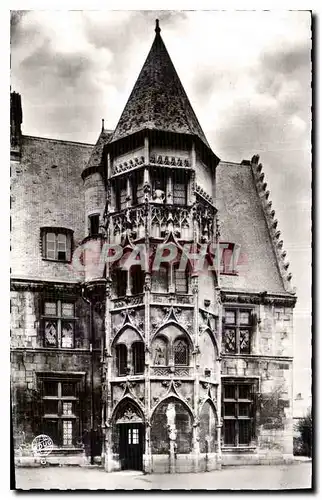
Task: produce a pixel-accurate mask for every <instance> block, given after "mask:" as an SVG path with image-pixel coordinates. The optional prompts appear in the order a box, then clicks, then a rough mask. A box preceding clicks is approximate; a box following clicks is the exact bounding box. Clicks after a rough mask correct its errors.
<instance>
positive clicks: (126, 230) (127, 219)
mask: <svg viewBox="0 0 322 500" xmlns="http://www.w3.org/2000/svg"><path fill="white" fill-rule="evenodd" d="M216 212H217V211H216V209H215V207H214V206H213V205H212V204H211V203H210V202H209V201H207V200H205V199H203V198H201V197H199V198H198V200H197V202H196V203H195V204H194V205H191V206H186V205H170V204H162V203H153V202H149V203H145V204H141V205H137V206H135V207H129V208H125V209H123V210H121V211H119V212H116V213H111V214H109V215H108V216H107V219H108V226H109V232H110V240H111V242H113V243H116V244H119V243H121V241H122V236H125V234H130V236H131V238H132V239H133V240H138V239H141V238H144V237H145V235H146V232H147V234H148V235H149V236H150V237H152V238H156V239H159V238H160V239H164V238H165V236H166V234H167V232H168V231H172V232H173V233H174V234H175V236H176V237H177V238H178V239H179V240H183V241H193V239H194V221H196V222H197V226H196V230H197V241H198V242H200V243H203V242H210V241H212V239H213V237H214V235H215V232H214V222H215V217H216Z"/></svg>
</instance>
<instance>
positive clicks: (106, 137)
mask: <svg viewBox="0 0 322 500" xmlns="http://www.w3.org/2000/svg"><path fill="white" fill-rule="evenodd" d="M112 133H113V132H112V131H111V130H106V129H104V128H102V131H101V133H100V135H99V138H98V140H97V142H96V144H95V146H94V149H93V151H92V154H91V156H90V159H89V160H88V164H87V166H86V168H88V167H98V166H99V165H101V162H102V155H103V149H104V146H105V144H107V143H108V142H110V140H111V136H112Z"/></svg>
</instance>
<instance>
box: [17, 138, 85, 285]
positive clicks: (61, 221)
mask: <svg viewBox="0 0 322 500" xmlns="http://www.w3.org/2000/svg"><path fill="white" fill-rule="evenodd" d="M91 150H92V146H90V145H86V144H79V143H72V142H67V141H58V140H57V141H56V140H52V139H42V138H37V137H28V136H24V137H23V143H22V156H21V162H17V161H13V162H11V226H12V231H11V247H12V253H11V268H12V276H14V277H19V278H30V279H42V280H46V279H48V280H55V279H56V280H59V279H60V280H65V281H74V280H78V279H81V276H79V274H78V273H75V272H74V271H73V269H72V266H71V265H70V264H67V263H63V262H52V261H46V260H43V258H42V255H41V240H40V228H41V227H45V226H54V227H63V228H66V229H70V230H72V231H74V233H73V238H74V246H77V245H78V244H79V242H80V241H81V240H82V239H83V238H84V236H85V233H84V230H85V220H84V218H85V213H84V185H83V180H82V178H81V173H82V170H83V169H84V167H85V165H86V163H87V161H88V158H89V155H90V153H91Z"/></svg>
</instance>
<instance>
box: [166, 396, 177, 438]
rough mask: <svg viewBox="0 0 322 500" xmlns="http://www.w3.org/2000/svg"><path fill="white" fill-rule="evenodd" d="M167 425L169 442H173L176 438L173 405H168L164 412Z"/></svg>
mask: <svg viewBox="0 0 322 500" xmlns="http://www.w3.org/2000/svg"><path fill="white" fill-rule="evenodd" d="M166 415H167V424H168V432H169V438H170V441H175V439H176V437H177V429H176V409H175V405H174V403H169V404H168V408H167V411H166Z"/></svg>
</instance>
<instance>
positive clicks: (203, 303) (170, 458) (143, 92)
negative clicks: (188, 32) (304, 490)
mask: <svg viewBox="0 0 322 500" xmlns="http://www.w3.org/2000/svg"><path fill="white" fill-rule="evenodd" d="M160 31H161V30H160V27H159V23H158V21H156V28H155V32H156V34H155V39H154V42H153V45H152V47H151V50H150V52H149V54H148V57H147V59H146V61H145V63H144V65H143V68H142V70H141V72H140V74H139V77H138V79H137V82H136V84H135V86H134V88H133V90H132V93H131V95H130V97H129V99H128V102H127V104H126V106H125V108H124V110H123V113H122V115H121V118H120V120H119V122H118V124H117V126H116V129H115V130H114V133H113V135H112V136H111V137H110V136H109V137H108V139H107V136H106V135H105V136H104V137H102V134H103V135H104V133H105V132H104V131H102V134H101V137H100V139H99V141H98V144H97V145H96V148H97V147H100V146H99V144H101V145H102V144H103V143H104V154H103V155H102V156H99V155H96V152H95V149H96V148H95V149H94V152H93V154H92V157H91V160H90V162H89V165H88V167H87V169H86V170H85V171H84V173H83V178H84V179H85V183H88V186H89V183H90V184H91V186H92V188H90V187H88V189H87V190H86V187H85V199H86V203H85V205H86V209H87V210H88V215H90V212H91V213H92V208H93V207H92V205H91V206H90V208H89V207H87V205H88V203H89V202H88V201H87V200H89V198H90V195H87V194H86V193H87V192H89V190H90V189H92V190H93V191H92V198H94V199H95V200H96V201H98V204H97V205H96V206H95V209H94V208H93V209H94V211H95V210H96V211H97V212H98V211H99V210H98V207H99V204H100V202H101V200H102V199H103V196H104V190H103V183H102V182H101V179H102V177H101V174H100V173H99V167H98V165H94V163H95V157H96V156H97V157H102V158H105V159H106V171H107V179H106V186H107V202H106V206H105V219H104V220H105V231H103V232H104V233H105V235H106V241H107V243H108V244H111V245H113V244H115V245H119V246H120V247H121V248H122V254H123V260H122V261H121V260H118V262H113V263H111V264H110V265H108V266H107V267H106V269H105V274H104V278H105V279H106V283H107V284H106V304H105V305H106V308H105V332H106V338H105V350H104V356H103V358H104V359H103V401H104V403H105V404H104V409H103V413H104V420H105V451H104V455H105V468H106V470H108V471H112V470H116V469H119V468H124V467H125V468H141V469H142V468H143V470H145V471H146V472H150V471H158V470H160V471H164V472H168V471H171V472H174V471H179V470H185V471H188V470H190V471H194V470H205V464H204V463H203V462H204V461H205V460H207V467H208V469H211V468H215V467H217V466H218V464H219V458H220V425H219V423H220V404H218V401H220V365H219V352H220V346H219V343H220V340H219V339H220V335H219V328H220V327H219V325H220V319H219V308H218V293H217V290H216V287H217V276H216V272H215V271H214V270H208V267H210V266H209V263H208V262H207V260H206V261H205V262H206V265H205V266H204V268H203V269H202V272H197V271H196V269H195V268H193V267H192V266H191V265H189V259H188V257H189V253H193V252H197V251H199V249H200V248H201V246H203V248H207V251H208V250H209V252H208V253H209V255H212V256H213V254H214V253H215V252H214V249H215V247H216V244H217V239H216V238H217V236H218V234H217V231H216V228H217V223H216V222H217V221H216V206H215V178H216V166H217V164H218V162H219V159H218V158H217V156H216V155H215V154H214V153H213V152H212V150H211V148H210V146H209V144H208V142H207V139H206V138H205V135H204V133H203V131H202V129H201V127H200V124H199V122H198V120H197V118H196V115H195V113H194V111H193V109H192V107H191V104H190V102H189V100H188V97H187V95H186V93H185V91H184V89H183V86H182V84H181V82H180V80H179V77H178V75H177V73H176V70H175V68H174V66H173V64H172V62H171V59H170V57H169V54H168V52H167V49H166V47H165V45H164V43H163V40H162V38H161V34H160ZM104 141H105V142H104ZM103 161H104V160H103ZM102 171H104V170H103V169H102ZM94 177H95V178H94ZM96 177H97V179H96ZM94 184H95V186H96V194H95V188H94ZM100 186H102V187H100ZM99 193H101V194H99ZM102 206H103V205H101V207H102ZM103 239H104V237H102V240H103ZM142 254H144V255H145V256H148V257H147V258H146V261H145V264H146V265H142V262H143V258H142ZM133 255H136V256H137V259H138V258H141V264H140V262H139V264H140V265H137V262H136V260H137V259H136V260H134V261H133V262H132V264H131V263H130V260H129V259H130V258H131V257H130V256H132V260H133ZM209 255H208V257H209ZM160 257H161V263H159V260H160ZM126 259H128V260H126ZM125 262H127V263H125ZM180 262H182V265H181V266H180ZM185 263H186V265H184V264H185ZM159 264H160V265H159ZM104 282H105V281H104V280H102V279H100V276H99V275H97V276H92V277H91V278H90V279H87V281H86V283H87V288H88V289H91V291H92V292H91V293H96V297H97V296H98V295H100V296H102V295H103V287H104V285H103V283H104ZM99 289H100V292H98V290H99ZM201 457H202V459H201ZM205 457H207V458H205Z"/></svg>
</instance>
